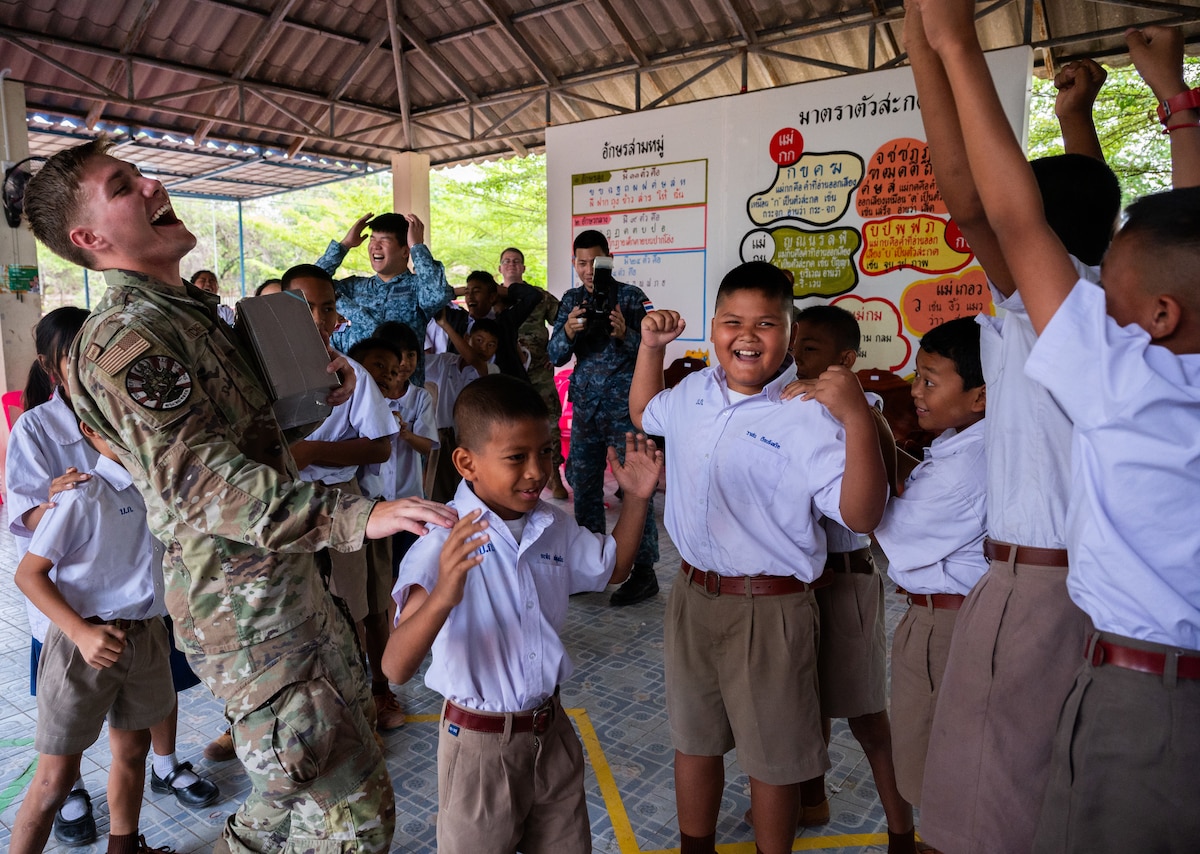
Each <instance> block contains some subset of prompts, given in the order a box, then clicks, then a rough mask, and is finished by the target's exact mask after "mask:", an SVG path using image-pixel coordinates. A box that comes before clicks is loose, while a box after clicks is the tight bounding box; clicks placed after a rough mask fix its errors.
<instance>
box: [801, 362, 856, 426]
mask: <svg viewBox="0 0 1200 854" xmlns="http://www.w3.org/2000/svg"><path fill="white" fill-rule="evenodd" d="M796 384H800V385H803V386H804V387H805V389H804V392H803V394H802V395H801V399H802V400H814V399H815V400H816V401H817V402H818V403H820V404H821V405H822V406H824V407H825V408H826V409H828V410H829V414H830V415H832V416H833V417H834V418H836V419H837V420H838V421H841V422H842V423H843V424H845V423H846V421H847V420H849V419H853V418H856V417H861V416H866V417H868V418H870V417H871V406H870V404H868V403H867V397H866V395H865V394H863V390H862V385H860V384H859V382H858V377H857V376H855V374H854V371H852V370H850V369H849V368H847V367H843V366H842V365H834V366H833V367H831V368H827V369H826V370H825V371H824V372H823V373H822V374H821V376H819V377H817V378H816V379H815V380H796V382H795V383H792V384H791V385H796Z"/></svg>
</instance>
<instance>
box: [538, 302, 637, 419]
mask: <svg viewBox="0 0 1200 854" xmlns="http://www.w3.org/2000/svg"><path fill="white" fill-rule="evenodd" d="M588 299H589V294H588V292H587V289H586V288H584V287H583V286H580V287H578V288H571V290H569V291H567V292H566V293H565V294H563V296H562V300H561V301H560V302H559V306H558V318H557V319H556V320H555V321H554V332H553V333H552V334H551V335H550V343H549V344H548V345H547V346H546V351H547V353H548V354H549V356H550V360H551V361H552V362H554V364H556V365H565V364H566V363H567V360H568V359H569V358H571V355H572V354H574V356H575V370H574V371H573V372H572V373H571V404H572V406H573V407H574V417H575V418H576V419H578V420H583V421H588V420H591V419H592V417H593V416H594V415H595V414H596V413H597V412H598V411H600V410H601V409H605V408H608V407H615V408H616V409H618V410H621V409H623V410H625V411H626V412H628V408H629V386H630V385H631V384H632V383H633V366H634V365H635V364H636V363H637V352H638V347H639V346H640V345H641V343H642V318H644V317H645V316H646V311H647V308H648V307H649V306H650V300H649V299H647V297H646V294H645V293H644V292H643V291H642V289H641V288H638V287H635V286H634V285H623V284H620V283H618V286H617V305H618V306H619V307H620V309H621V314H623V315H625V338H624V340H620V341H619V340H617V339H616V338H608V339H607V341H606V342H605V343H604V344H603V345H602V346H599V347H591V346H589V343H588V339H587V338H586V336H585V335H583V334H582V333H581V334H577V335H576V336H575V338H574V340H572V339H569V338H567V333H566V332H565V331H564V329H565V327H566V325H567V316H568V315H569V314H570V313H571V310H572V309H573V308H575V307H576V306H577V305H582V304H585V303H586V302H587V301H588Z"/></svg>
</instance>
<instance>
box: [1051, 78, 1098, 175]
mask: <svg viewBox="0 0 1200 854" xmlns="http://www.w3.org/2000/svg"><path fill="white" fill-rule="evenodd" d="M1107 79H1108V72H1107V71H1105V70H1104V69H1103V68H1101V67H1100V65H1099V63H1097V62H1094V61H1093V60H1090V59H1080V60H1076V61H1075V62H1068V63H1067V64H1066V65H1064V66H1063V67H1062V70H1061V71H1059V72H1058V74H1056V75H1054V88H1055V89H1057V90H1058V95H1057V96H1056V97H1055V98H1054V115H1055V116H1057V117H1058V126H1059V127H1060V128H1062V135H1063V150H1064V151H1066V153H1067V154H1082V155H1084V156H1085V157H1091V158H1093V159H1095V160H1099V161H1100V162H1101V163H1103V162H1104V149H1102V148H1101V147H1100V137H1099V136H1097V135H1096V122H1095V120H1094V119H1093V118H1092V106H1093V105H1094V104H1095V103H1096V96H1097V95H1099V94H1100V87H1102V86H1103V85H1104V81H1105V80H1107Z"/></svg>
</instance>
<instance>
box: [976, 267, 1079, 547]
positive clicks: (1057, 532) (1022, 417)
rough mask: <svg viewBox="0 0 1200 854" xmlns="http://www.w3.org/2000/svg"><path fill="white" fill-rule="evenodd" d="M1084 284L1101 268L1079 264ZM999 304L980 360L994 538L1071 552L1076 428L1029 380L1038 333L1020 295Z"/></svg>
mask: <svg viewBox="0 0 1200 854" xmlns="http://www.w3.org/2000/svg"><path fill="white" fill-rule="evenodd" d="M1072 261H1073V262H1074V263H1075V269H1076V271H1077V272H1078V274H1079V277H1080V278H1083V279H1087V280H1089V281H1092V282H1097V281H1099V280H1100V270H1099V268H1098V267H1089V266H1087V265H1086V264H1083V263H1082V262H1080V261H1078V260H1076V259H1074V258H1073V259H1072ZM992 300H993V302H994V303H995V305H996V307H997V308H998V309H1003V311H1004V314H1003V316H999V317H991V316H989V315H983V314H981V315H979V316H978V317H977V318H976V322H977V323H978V324H979V326H980V335H979V356H980V361H981V362H982V363H983V377H984V379H985V380H986V381H987V397H988V400H987V403H988V406H987V412H988V414H987V428H986V430H985V435H986V441H987V466H988V486H987V491H988V500H987V504H988V536H990V537H991V538H992V539H994V540H1001V541H1003V542H1006V543H1017V544H1019V545H1023V546H1034V547H1036V548H1043V549H1065V548H1066V547H1067V493H1068V491H1069V483H1070V473H1071V421H1070V419H1069V418H1067V415H1066V413H1065V412H1063V411H1062V408H1061V407H1060V406H1059V405H1058V402H1057V401H1055V400H1054V397H1053V396H1052V395H1051V394H1050V392H1049V391H1047V390H1046V388H1045V386H1043V385H1041V384H1040V383H1037V382H1034V381H1033V380H1032V379H1030V378H1029V377H1028V376H1026V374H1025V362H1026V360H1027V359H1028V358H1029V354H1030V352H1031V351H1032V350H1033V345H1034V344H1035V343H1036V342H1037V333H1035V332H1034V331H1033V323H1031V322H1030V320H1029V314H1028V312H1026V311H1025V303H1024V302H1023V301H1022V300H1021V295H1020V294H1019V293H1016V292H1014V293H1013V294H1012V296H1009V297H1005V296H1004V295H1003V294H1001V293H1000V292H999V291H998V290H996V289H995V288H994V287H993V288H992Z"/></svg>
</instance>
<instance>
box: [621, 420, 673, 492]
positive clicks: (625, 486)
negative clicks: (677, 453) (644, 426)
mask: <svg viewBox="0 0 1200 854" xmlns="http://www.w3.org/2000/svg"><path fill="white" fill-rule="evenodd" d="M608 464H609V466H611V467H612V473H613V477H614V478H615V479H616V481H617V485H618V486H620V487H621V489H622V490H624V492H625V494H626V495H632V496H634V497H636V498H644V499H647V500H649V499H651V498H653V497H654V492H655V490H657V489H658V478H659V476H660V475H661V474H662V470H663V452H662V451H660V450H659V449H658V447H657V446H656V445H655V444H654V440H653V439H648V438H646V436H645V434H643V433H637V434H634V433H626V434H625V462H624V464H622V463H621V461H620V458H619V457H618V456H617V451H616V449H615V448H609V449H608Z"/></svg>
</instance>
